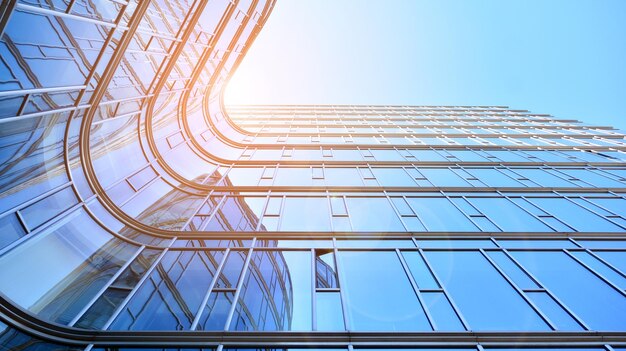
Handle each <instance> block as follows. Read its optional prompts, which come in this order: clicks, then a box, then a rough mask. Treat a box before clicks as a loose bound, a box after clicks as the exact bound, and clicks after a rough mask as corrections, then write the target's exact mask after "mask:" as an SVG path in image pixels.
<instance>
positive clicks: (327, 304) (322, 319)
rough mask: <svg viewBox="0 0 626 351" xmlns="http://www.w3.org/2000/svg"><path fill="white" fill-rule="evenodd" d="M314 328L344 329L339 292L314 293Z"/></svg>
mask: <svg viewBox="0 0 626 351" xmlns="http://www.w3.org/2000/svg"><path fill="white" fill-rule="evenodd" d="M315 319H316V323H317V326H316V330H345V326H344V323H343V314H342V309H341V296H340V295H339V292H334V291H323V292H317V293H315Z"/></svg>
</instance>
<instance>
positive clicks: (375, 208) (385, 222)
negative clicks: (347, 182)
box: [346, 197, 405, 232]
mask: <svg viewBox="0 0 626 351" xmlns="http://www.w3.org/2000/svg"><path fill="white" fill-rule="evenodd" d="M346 202H347V204H348V211H349V212H350V218H351V219H352V225H353V227H354V230H355V231H362V232H374V231H390V232H404V231H405V229H404V226H402V223H401V222H400V219H399V218H398V215H397V214H396V212H395V211H394V210H393V208H392V207H391V204H390V203H389V201H388V200H387V198H384V197H371V198H362V197H348V198H346Z"/></svg>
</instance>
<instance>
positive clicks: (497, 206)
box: [468, 197, 552, 232]
mask: <svg viewBox="0 0 626 351" xmlns="http://www.w3.org/2000/svg"><path fill="white" fill-rule="evenodd" d="M468 200H469V201H470V202H471V203H472V205H474V206H476V207H477V208H478V210H480V211H481V212H482V213H483V214H485V215H486V216H487V217H489V219H490V220H492V221H493V222H495V223H496V224H497V225H498V226H499V227H500V228H502V230H503V231H505V232H520V231H532V232H551V231H552V229H551V228H550V227H548V226H547V225H545V224H543V223H541V221H539V220H538V219H536V218H534V217H533V216H531V215H530V214H528V213H527V212H526V211H524V210H522V209H521V208H519V207H517V206H516V205H515V204H513V203H512V202H511V201H509V200H508V199H505V198H490V197H474V198H468Z"/></svg>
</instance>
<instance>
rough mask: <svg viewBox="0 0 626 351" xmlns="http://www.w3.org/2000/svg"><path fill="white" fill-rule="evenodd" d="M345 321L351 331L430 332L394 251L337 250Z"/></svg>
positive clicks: (422, 311) (428, 324)
mask: <svg viewBox="0 0 626 351" xmlns="http://www.w3.org/2000/svg"><path fill="white" fill-rule="evenodd" d="M339 260H340V263H341V264H340V266H339V267H340V271H339V272H340V274H341V277H342V279H343V283H344V284H343V285H342V290H343V291H344V293H345V298H346V304H347V306H346V307H347V310H348V318H349V320H350V326H351V329H353V330H381V331H382V330H387V331H388V330H394V331H402V330H405V331H406V330H431V327H430V323H428V320H427V319H426V315H425V314H424V310H423V309H422V307H421V305H420V304H419V301H418V300H417V296H416V294H415V291H413V288H412V287H411V284H410V282H409V280H408V277H407V275H406V273H405V272H404V268H403V267H402V265H401V263H400V261H399V259H398V256H397V255H396V253H395V252H394V251H370V252H365V251H340V252H339Z"/></svg>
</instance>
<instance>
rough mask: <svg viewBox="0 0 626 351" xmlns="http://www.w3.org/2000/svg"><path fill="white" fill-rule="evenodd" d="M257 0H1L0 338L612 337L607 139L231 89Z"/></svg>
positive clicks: (236, 341)
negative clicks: (268, 101)
mask: <svg viewBox="0 0 626 351" xmlns="http://www.w3.org/2000/svg"><path fill="white" fill-rule="evenodd" d="M273 5H274V3H273V1H271V0H267V1H266V0H128V1H127V0H97V1H96V0H4V1H2V3H1V4H0V34H1V37H0V39H1V40H0V160H1V163H0V164H1V165H0V320H1V322H0V350H114V349H125V350H126V349H136V348H144V349H145V348H154V349H195V350H198V349H205V350H216V351H222V350H230V349H287V348H289V349H299V348H316V349H337V350H344V351H348V350H350V351H354V350H357V351H358V350H361V349H388V350H391V349H401V348H410V349H429V350H431V349H441V350H442V351H445V350H466V351H472V350H473V351H496V350H501V349H521V348H530V349H532V350H543V349H559V350H564V349H567V350H570V349H571V350H580V351H582V350H595V351H619V350H626V290H625V289H626V198H625V196H626V163H625V162H626V142H625V140H624V134H623V133H621V132H619V131H617V130H614V129H612V128H609V127H598V126H588V125H584V124H582V123H579V122H577V121H573V120H558V119H555V118H553V117H552V116H549V115H543V114H536V113H531V112H528V111H520V110H512V109H509V108H507V107H503V106H348V105H343V106H313V105H311V106H231V107H225V106H224V105H223V103H222V92H223V88H224V85H225V83H226V82H227V81H228V78H229V77H230V76H231V75H232V73H233V72H234V71H235V69H236V68H237V65H238V64H239V62H240V61H241V60H242V58H243V56H244V54H245V52H246V50H247V49H248V47H249V46H250V44H251V42H252V41H253V40H254V38H255V36H256V35H257V33H258V32H259V30H261V27H262V26H263V23H264V22H265V21H266V19H267V18H268V16H269V14H270V12H271V10H272V6H273Z"/></svg>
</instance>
